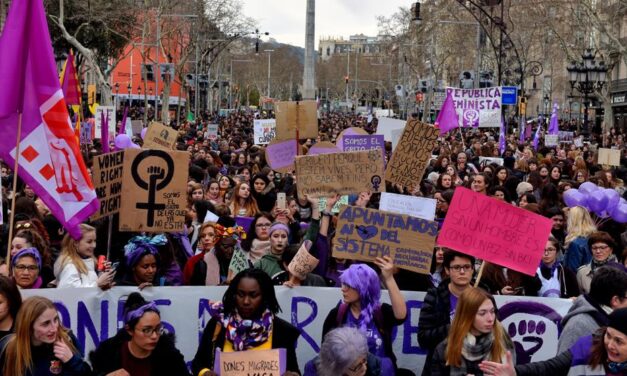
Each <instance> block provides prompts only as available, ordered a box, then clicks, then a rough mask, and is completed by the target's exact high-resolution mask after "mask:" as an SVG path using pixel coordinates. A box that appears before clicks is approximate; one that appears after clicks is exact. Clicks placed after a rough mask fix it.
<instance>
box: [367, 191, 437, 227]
mask: <svg viewBox="0 0 627 376" xmlns="http://www.w3.org/2000/svg"><path fill="white" fill-rule="evenodd" d="M436 202H437V201H436V200H434V199H432V198H425V197H416V196H407V195H399V194H396V193H387V192H382V193H381V200H380V201H379V210H385V211H389V212H392V213H398V214H405V215H411V216H412V217H418V218H422V219H426V220H427V221H433V220H434V219H435V204H436Z"/></svg>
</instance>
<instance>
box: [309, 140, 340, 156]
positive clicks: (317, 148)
mask: <svg viewBox="0 0 627 376" xmlns="http://www.w3.org/2000/svg"><path fill="white" fill-rule="evenodd" d="M340 151H341V150H340V148H338V147H337V146H336V145H335V144H334V143H332V142H329V141H322V142H317V143H316V144H315V145H313V146H312V147H311V148H309V151H308V152H307V155H318V154H332V153H339V152H340Z"/></svg>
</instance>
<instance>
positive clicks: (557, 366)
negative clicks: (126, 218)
mask: <svg viewBox="0 0 627 376" xmlns="http://www.w3.org/2000/svg"><path fill="white" fill-rule="evenodd" d="M271 116H272V114H270V113H253V112H233V113H230V114H228V115H227V116H223V117H219V116H217V115H216V116H212V117H211V118H210V119H207V120H200V119H199V120H198V121H197V122H195V123H191V122H182V123H181V124H173V126H174V127H175V128H176V130H177V131H178V134H179V138H178V145H177V148H178V149H179V150H187V151H188V152H189V154H190V165H189V179H188V181H187V182H179V183H180V184H182V185H183V184H187V192H188V207H187V212H186V217H185V230H184V231H183V232H180V233H164V234H142V233H127V232H118V231H117V228H118V225H117V223H118V218H117V215H114V216H113V217H112V218H106V217H105V218H103V219H101V220H98V221H95V222H92V223H85V224H81V225H80V231H81V237H80V239H73V238H72V237H71V236H69V234H67V233H66V232H65V230H64V229H63V227H62V226H61V225H60V224H59V221H58V220H56V218H55V217H54V216H53V215H51V213H50V211H49V210H48V209H47V208H46V206H45V204H44V203H43V202H42V201H41V200H40V199H39V198H38V197H37V194H36V192H34V191H33V190H32V189H31V188H30V187H29V186H28V185H24V184H21V185H20V188H19V189H18V191H17V192H11V191H10V189H9V188H10V182H11V181H12V172H11V170H10V168H9V167H8V166H6V165H4V164H3V165H2V189H3V197H4V203H3V206H2V207H3V211H4V213H3V214H4V215H3V218H9V215H8V214H9V213H8V212H7V209H8V208H9V207H10V205H8V201H7V199H8V198H11V197H15V211H14V213H12V215H13V217H14V221H13V229H12V230H13V231H12V234H13V237H12V239H8V233H9V231H8V225H7V224H5V225H4V232H3V237H2V242H3V243H2V244H3V245H4V247H5V249H7V247H8V245H9V244H10V258H9V260H5V261H4V263H3V264H2V265H1V266H0V273H2V274H3V275H4V276H3V277H0V337H1V340H0V350H1V351H2V353H1V357H0V368H2V370H3V371H2V372H3V374H5V375H20V376H22V375H48V374H67V375H91V374H96V375H110V376H123V375H188V374H190V373H191V374H192V375H194V376H209V375H214V374H215V370H214V369H213V366H214V360H215V352H216V349H220V351H224V352H226V351H243V350H259V349H275V348H284V349H286V350H287V373H286V374H287V375H298V374H301V372H302V374H304V375H395V374H396V375H401V376H402V375H412V374H415V375H417V374H420V373H421V372H422V374H423V375H467V374H472V375H475V376H477V375H482V374H486V375H515V374H518V375H521V374H531V372H533V373H534V374H539V375H543V374H549V373H552V374H566V373H568V372H569V371H568V369H569V368H570V370H571V371H570V372H571V373H569V374H573V375H574V374H577V375H579V374H584V373H582V372H584V371H585V372H589V373H585V374H599V375H601V374H602V375H605V374H610V375H626V374H627V328H626V326H625V325H626V323H627V271H626V270H627V269H626V268H627V232H625V224H624V223H619V222H618V221H616V220H613V219H612V218H607V216H601V215H599V214H598V213H596V212H595V211H594V210H592V209H591V208H589V207H586V205H583V206H572V207H569V206H568V205H566V203H565V201H564V193H565V192H566V191H568V190H569V189H577V188H578V187H580V186H581V185H582V184H584V183H593V184H594V185H596V186H598V187H601V188H604V189H611V190H615V191H616V192H617V194H618V195H620V196H621V197H623V198H625V197H626V192H627V187H626V186H625V184H624V181H625V179H627V169H625V165H626V164H625V159H624V158H625V156H626V150H625V145H624V141H623V137H624V135H623V134H622V133H621V130H620V129H612V130H611V132H610V133H609V134H607V135H594V134H593V135H592V136H591V137H590V142H588V143H585V144H584V145H583V146H579V147H578V146H575V145H574V144H573V143H560V144H559V145H558V146H554V147H548V146H544V145H543V144H542V142H541V143H540V146H539V147H537V148H534V147H533V146H532V145H531V140H525V141H523V142H521V141H520V140H519V138H518V137H517V136H515V135H510V136H509V137H508V138H507V142H506V145H505V150H503V151H502V152H501V150H499V145H498V133H495V132H491V131H486V130H485V129H473V130H464V131H463V132H462V131H459V132H458V131H455V132H451V133H450V134H448V135H446V136H445V137H441V138H440V139H439V140H438V143H437V145H436V147H435V148H434V150H433V152H432V154H433V159H432V161H431V163H430V165H429V166H428V168H427V170H426V171H425V174H424V178H423V180H422V181H421V182H419V184H416V186H415V188H412V189H411V190H409V189H408V188H407V187H402V186H398V185H393V184H390V183H388V184H387V186H386V191H388V192H394V193H399V194H405V195H414V196H421V197H427V198H432V199H435V200H436V212H435V218H436V221H437V222H438V223H439V224H440V225H441V224H442V223H443V221H444V219H445V217H446V215H447V211H448V209H449V206H450V205H451V202H452V199H453V196H454V194H455V189H456V188H457V187H466V188H469V189H471V190H473V191H474V192H477V193H480V194H484V195H487V196H490V197H492V198H494V199H495V200H501V201H504V202H506V203H508V204H511V205H513V206H518V207H520V208H522V209H524V210H528V211H531V212H533V213H536V214H538V215H542V216H545V217H547V218H549V219H550V220H551V221H552V230H551V236H550V237H549V238H548V239H547V241H546V244H545V246H544V254H543V255H542V259H541V262H540V264H539V265H538V268H537V272H536V274H535V275H534V276H529V275H526V274H522V273H520V272H517V271H515V270H511V269H508V268H505V267H502V266H499V265H496V264H491V263H488V262H484V263H485V265H484V268H483V273H482V277H481V279H480V280H479V281H478V287H473V285H474V283H475V278H476V277H477V275H476V274H477V273H476V270H477V268H478V265H480V264H481V261H480V260H475V258H474V257H472V256H469V255H468V254H465V253H463V251H464V250H452V249H447V248H443V247H440V246H437V245H436V247H435V249H433V260H432V265H431V273H430V274H419V273H414V272H411V271H408V270H404V269H399V268H397V267H395V266H394V265H393V263H392V260H391V259H390V258H389V257H381V258H377V259H376V260H374V261H373V262H372V263H362V262H355V261H351V260H342V259H337V258H334V257H333V256H332V242H333V238H334V236H335V230H336V223H337V215H336V213H335V212H334V211H333V208H334V206H335V204H336V203H337V202H338V201H339V200H340V198H341V197H340V196H338V195H331V196H328V197H324V200H321V199H320V198H313V197H300V196H299V195H298V191H297V184H299V182H298V180H297V176H296V175H295V174H293V173H283V174H282V173H279V172H276V171H273V170H272V168H271V167H270V166H269V165H268V163H267V161H266V158H265V151H264V146H263V145H255V144H254V140H253V121H254V119H255V118H259V117H271ZM208 122H218V123H219V132H218V134H219V136H218V137H217V138H211V137H209V135H208V134H207V133H206V124H207V123H208ZM349 127H358V128H362V129H364V130H365V131H366V132H368V133H373V132H375V131H376V128H377V119H376V118H374V119H370V118H366V117H362V116H359V115H352V114H351V115H346V114H339V113H330V114H325V115H323V116H322V117H321V118H320V119H319V128H318V129H319V135H318V137H317V138H316V139H307V140H301V144H302V145H303V149H304V150H305V152H306V151H307V150H308V148H310V147H311V146H313V145H315V144H316V143H318V142H321V141H330V142H335V141H336V139H337V138H338V136H339V135H340V133H341V132H342V131H343V130H345V129H346V128H349ZM97 141H98V140H96V142H95V144H94V145H93V147H92V148H91V149H90V151H89V154H88V155H85V159H86V161H87V163H88V165H89V164H90V163H91V162H90V161H91V160H92V159H93V157H94V156H95V155H97V154H99V153H100V152H101V146H100V145H99V144H98V143H97ZM137 142H138V143H141V139H138V140H137ZM598 147H608V148H610V147H611V148H616V149H619V150H620V152H621V166H622V167H608V166H603V165H599V164H598V163H597V148H598ZM384 152H385V156H386V159H389V158H390V157H391V155H392V153H393V150H392V145H391V143H389V142H386V145H385V150H384ZM485 158H487V159H485ZM494 158H497V159H496V160H495V159H494ZM282 195H285V197H286V199H285V201H283V200H279V199H278V197H279V196H282ZM379 198H380V195H379V194H373V193H371V192H355V193H354V194H353V195H349V196H348V203H349V205H354V206H358V207H364V208H366V207H367V208H374V209H378V207H379ZM321 201H322V202H321ZM208 213H209V216H208ZM209 217H211V218H213V219H212V220H205V219H206V218H209ZM242 218H247V219H248V222H247V223H248V228H244V227H242V225H241V223H242V222H241V219H242ZM109 220H111V221H113V223H112V226H109V225H110V224H109V222H108V221H109ZM110 228H112V229H113V233H112V234H109V233H108V231H109V229H110ZM109 239H110V240H111V242H110V244H111V246H110V250H109V251H108V252H107V249H106V246H105V245H106V244H107V243H108V240H109ZM303 244H308V245H309V246H310V247H309V252H310V253H311V255H313V256H314V257H315V258H317V259H318V260H319V263H318V265H317V266H316V268H315V269H314V270H313V271H312V272H311V273H309V274H307V275H306V276H301V275H294V274H293V273H292V271H290V268H288V265H289V264H290V262H292V260H293V259H294V257H295V256H296V254H297V252H298V251H299V249H300V248H301V246H302V245H303ZM408 246H411V245H408ZM106 254H108V255H109V258H108V259H106V260H103V259H102V258H103V257H102V256H103V255H106ZM236 254H237V255H243V257H244V258H245V260H246V263H247V265H248V268H247V269H245V270H243V271H241V272H239V273H233V272H232V270H231V269H230V265H231V261H232V260H233V258H234V255H236ZM7 261H8V262H7ZM220 285H225V286H228V288H227V290H226V292H225V294H224V297H223V299H222V301H218V302H212V304H211V309H210V313H211V317H212V318H211V321H209V323H208V324H207V326H206V327H205V329H204V332H203V334H202V338H201V339H200V344H199V346H198V351H197V353H196V355H195V357H194V359H193V361H192V362H191V370H188V369H187V367H186V364H185V361H184V359H183V356H182V354H181V353H180V351H179V350H178V349H177V347H176V341H175V338H173V336H172V335H170V334H169V333H167V331H166V330H165V328H164V326H163V325H162V324H161V320H160V312H159V309H158V308H157V306H156V305H155V304H154V303H152V302H150V301H146V300H145V299H144V298H143V297H142V295H141V291H142V290H144V289H146V288H151V287H158V286H220ZM279 285H282V286H286V287H289V288H297V287H298V286H318V287H338V288H341V292H342V302H340V303H339V304H338V305H337V306H336V307H335V308H334V309H333V310H331V311H330V312H328V314H327V316H326V319H325V321H324V327H323V331H322V335H323V341H322V346H321V349H320V353H319V355H318V356H317V357H316V358H315V359H311V360H310V361H309V362H307V363H306V364H300V365H299V364H298V361H297V358H296V353H295V343H296V340H297V338H298V337H299V334H300V333H299V331H298V329H296V328H295V327H294V326H292V325H291V324H290V323H289V322H286V321H284V320H282V319H281V318H279V317H278V316H277V314H278V313H279V312H280V311H281V307H280V306H279V303H278V301H277V298H276V296H275V292H274V287H275V286H279ZM114 286H136V287H137V288H138V292H135V293H132V294H131V295H130V296H129V297H128V299H127V301H126V303H125V307H124V320H123V321H124V326H123V328H122V329H120V331H119V332H118V333H117V334H116V335H115V336H114V337H112V338H110V339H108V340H106V341H104V342H102V343H101V344H100V345H99V346H98V347H97V348H96V349H95V350H94V351H93V352H92V353H91V354H89V356H88V357H85V355H84V354H81V353H80V351H78V349H79V348H80V346H79V344H78V340H77V339H76V337H74V335H73V334H72V332H71V331H69V330H68V329H67V328H64V327H63V325H61V323H60V321H59V315H58V313H57V312H56V309H55V308H54V305H53V304H52V302H50V301H49V300H47V299H45V298H41V297H36V296H33V297H30V298H28V299H25V300H24V301H23V302H22V298H21V296H20V290H23V289H43V288H57V289H62V288H82V287H97V288H100V289H103V290H107V289H110V288H113V287H114ZM402 290H413V291H425V292H426V297H425V299H424V303H423V305H422V308H421V311H420V318H419V328H418V338H417V339H418V342H419V344H420V346H421V348H423V349H424V350H426V351H427V352H428V355H427V358H426V364H425V366H424V367H423V369H422V370H420V369H418V367H416V368H415V369H403V368H399V365H398V362H397V357H396V355H395V353H394V351H393V348H392V338H393V336H392V333H393V331H394V330H395V327H396V326H399V325H401V324H403V323H404V322H405V320H407V307H406V304H405V300H404V298H403V295H402V294H401V291H402ZM383 291H385V292H386V293H387V294H388V295H389V301H390V304H387V303H382V302H381V299H380V298H381V294H382V292H383ZM494 295H519V296H533V297H555V298H566V299H572V301H573V305H572V308H571V309H570V311H569V313H568V314H567V315H566V316H565V317H564V319H563V321H562V332H561V336H560V340H559V351H558V354H555V355H557V356H556V357H555V358H553V359H551V360H549V361H547V362H543V363H538V364H536V363H532V364H526V365H525V364H522V363H528V362H529V359H526V360H522V359H516V357H515V351H514V344H513V342H512V339H511V338H510V335H509V334H508V332H507V331H506V330H504V328H503V327H502V326H501V324H500V322H499V319H498V307H497V305H496V303H495V300H494ZM87 359H89V363H87V361H86V360H87ZM517 361H518V362H519V363H521V364H520V365H516V362H517ZM571 367H573V368H571ZM577 367H578V368H577ZM573 370H575V371H573ZM582 370H583V371H582ZM556 372H557V373H556ZM594 372H597V373H594Z"/></svg>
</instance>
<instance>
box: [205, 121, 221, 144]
mask: <svg viewBox="0 0 627 376" xmlns="http://www.w3.org/2000/svg"><path fill="white" fill-rule="evenodd" d="M205 138H206V139H208V140H211V141H215V140H217V139H218V124H207V130H206V131H205Z"/></svg>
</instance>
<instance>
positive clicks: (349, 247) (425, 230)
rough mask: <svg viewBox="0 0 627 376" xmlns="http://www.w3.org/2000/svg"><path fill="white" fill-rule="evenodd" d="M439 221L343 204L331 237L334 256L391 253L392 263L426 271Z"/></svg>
mask: <svg viewBox="0 0 627 376" xmlns="http://www.w3.org/2000/svg"><path fill="white" fill-rule="evenodd" d="M437 234H438V224H437V222H434V221H427V220H425V219H422V218H414V217H410V216H408V215H403V214H396V213H390V212H384V211H380V210H375V209H366V208H360V207H356V206H344V207H342V209H341V210H340V214H339V215H338V222H337V231H336V235H335V238H334V239H333V257H337V258H340V259H350V260H362V261H372V260H374V259H375V258H376V257H383V256H390V258H391V259H392V262H393V263H394V265H395V266H397V267H399V268H402V269H407V270H411V271H413V272H416V273H421V274H429V273H430V268H431V258H432V257H433V246H434V244H435V237H436V236H437Z"/></svg>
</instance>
